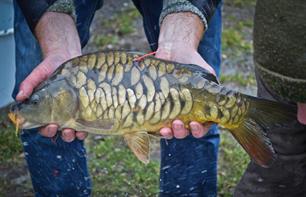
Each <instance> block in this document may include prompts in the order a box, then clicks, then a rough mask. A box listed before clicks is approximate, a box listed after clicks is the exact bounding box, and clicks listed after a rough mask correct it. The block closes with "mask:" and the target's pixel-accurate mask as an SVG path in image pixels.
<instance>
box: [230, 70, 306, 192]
mask: <svg viewBox="0 0 306 197" xmlns="http://www.w3.org/2000/svg"><path fill="white" fill-rule="evenodd" d="M256 75H257V76H256V77H257V84H258V96H259V97H262V98H266V99H270V100H276V101H279V102H284V101H282V99H281V98H280V97H279V96H277V95H276V94H274V93H273V92H272V91H271V90H269V86H268V84H264V82H263V81H262V79H261V76H259V75H258V73H256ZM268 136H269V137H270V138H271V140H272V143H273V146H274V149H275V151H276V152H277V154H278V158H277V160H276V161H275V162H274V164H273V165H272V166H271V167H270V168H262V167H260V166H258V165H257V164H256V163H254V162H250V163H249V165H248V167H247V169H246V171H245V173H244V175H243V177H242V178H241V180H240V182H239V184H238V185H237V187H236V189H235V192H234V196H235V197H263V196H266V197H303V196H306V127H305V126H303V125H301V124H299V123H298V122H297V121H293V122H292V123H291V124H289V125H288V126H286V127H283V128H277V129H271V130H269V131H268Z"/></svg>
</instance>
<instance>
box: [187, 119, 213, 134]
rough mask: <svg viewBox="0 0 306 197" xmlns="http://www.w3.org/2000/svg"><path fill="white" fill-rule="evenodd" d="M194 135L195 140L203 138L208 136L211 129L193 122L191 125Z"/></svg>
mask: <svg viewBox="0 0 306 197" xmlns="http://www.w3.org/2000/svg"><path fill="white" fill-rule="evenodd" d="M189 126H190V130H191V133H192V135H193V136H194V137H195V138H201V137H203V136H204V135H206V134H207V132H208V130H209V127H204V126H203V125H202V124H200V123H198V122H195V121H192V122H190V124H189Z"/></svg>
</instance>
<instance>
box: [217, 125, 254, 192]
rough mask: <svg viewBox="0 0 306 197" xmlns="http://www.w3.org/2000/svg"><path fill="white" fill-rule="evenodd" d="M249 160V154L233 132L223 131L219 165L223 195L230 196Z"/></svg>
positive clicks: (220, 186) (219, 178)
mask: <svg viewBox="0 0 306 197" xmlns="http://www.w3.org/2000/svg"><path fill="white" fill-rule="evenodd" d="M248 162H249V157H248V155H247V154H246V153H245V152H244V150H243V149H242V148H241V146H240V145H239V144H238V143H237V142H236V141H235V140H234V139H233V137H232V136H231V134H229V132H227V131H223V132H222V135H221V143H220V156H219V166H218V193H219V196H222V197H230V196H232V194H233V190H234V188H235V186H236V184H237V183H238V181H239V180H240V177H241V176H242V174H243V172H244V169H245V168H246V166H247V164H248Z"/></svg>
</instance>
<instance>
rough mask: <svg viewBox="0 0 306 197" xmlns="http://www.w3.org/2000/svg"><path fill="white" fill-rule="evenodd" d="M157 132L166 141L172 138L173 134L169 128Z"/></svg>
mask: <svg viewBox="0 0 306 197" xmlns="http://www.w3.org/2000/svg"><path fill="white" fill-rule="evenodd" d="M159 132H160V134H161V135H162V136H163V137H164V138H166V139H172V138H173V132H172V130H171V128H169V127H164V128H162V129H161V130H160V131H159Z"/></svg>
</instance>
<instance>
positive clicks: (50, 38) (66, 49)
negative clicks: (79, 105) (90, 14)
mask: <svg viewBox="0 0 306 197" xmlns="http://www.w3.org/2000/svg"><path fill="white" fill-rule="evenodd" d="M35 36H36V37H37V39H38V41H39V44H40V46H41V49H42V52H43V56H44V58H43V61H42V62H41V63H40V64H39V65H38V66H37V67H36V68H35V69H34V70H33V71H32V72H31V73H30V74H29V75H28V76H27V78H26V79H25V80H24V81H23V82H22V83H21V84H20V86H19V92H18V94H17V96H16V100H17V101H24V100H25V99H27V98H29V97H30V96H31V94H32V92H33V90H34V88H35V87H37V86H38V85H39V84H40V83H42V82H43V81H45V80H46V79H48V77H49V76H50V75H51V74H52V73H53V72H54V71H55V70H56V69H57V68H58V67H59V66H60V65H61V64H62V63H64V62H65V61H67V60H69V59H71V58H73V57H76V56H79V55H81V46H80V40H79V36H78V33H77V30H76V28H75V25H74V21H73V20H72V18H71V17H70V16H69V15H66V14H61V13H55V12H47V13H45V14H44V15H43V17H42V18H41V19H40V21H39V22H38V24H37V26H36V28H35ZM57 130H58V125H56V124H53V123H51V124H49V125H47V126H45V127H43V128H40V129H39V133H40V134H41V135H42V136H45V137H54V136H55V135H56V132H57ZM86 136H87V133H85V132H81V131H77V132H76V131H74V130H73V129H70V128H66V129H63V131H62V139H63V140H64V141H66V142H72V141H73V140H74V139H75V138H77V139H79V140H84V139H85V138H86Z"/></svg>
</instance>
